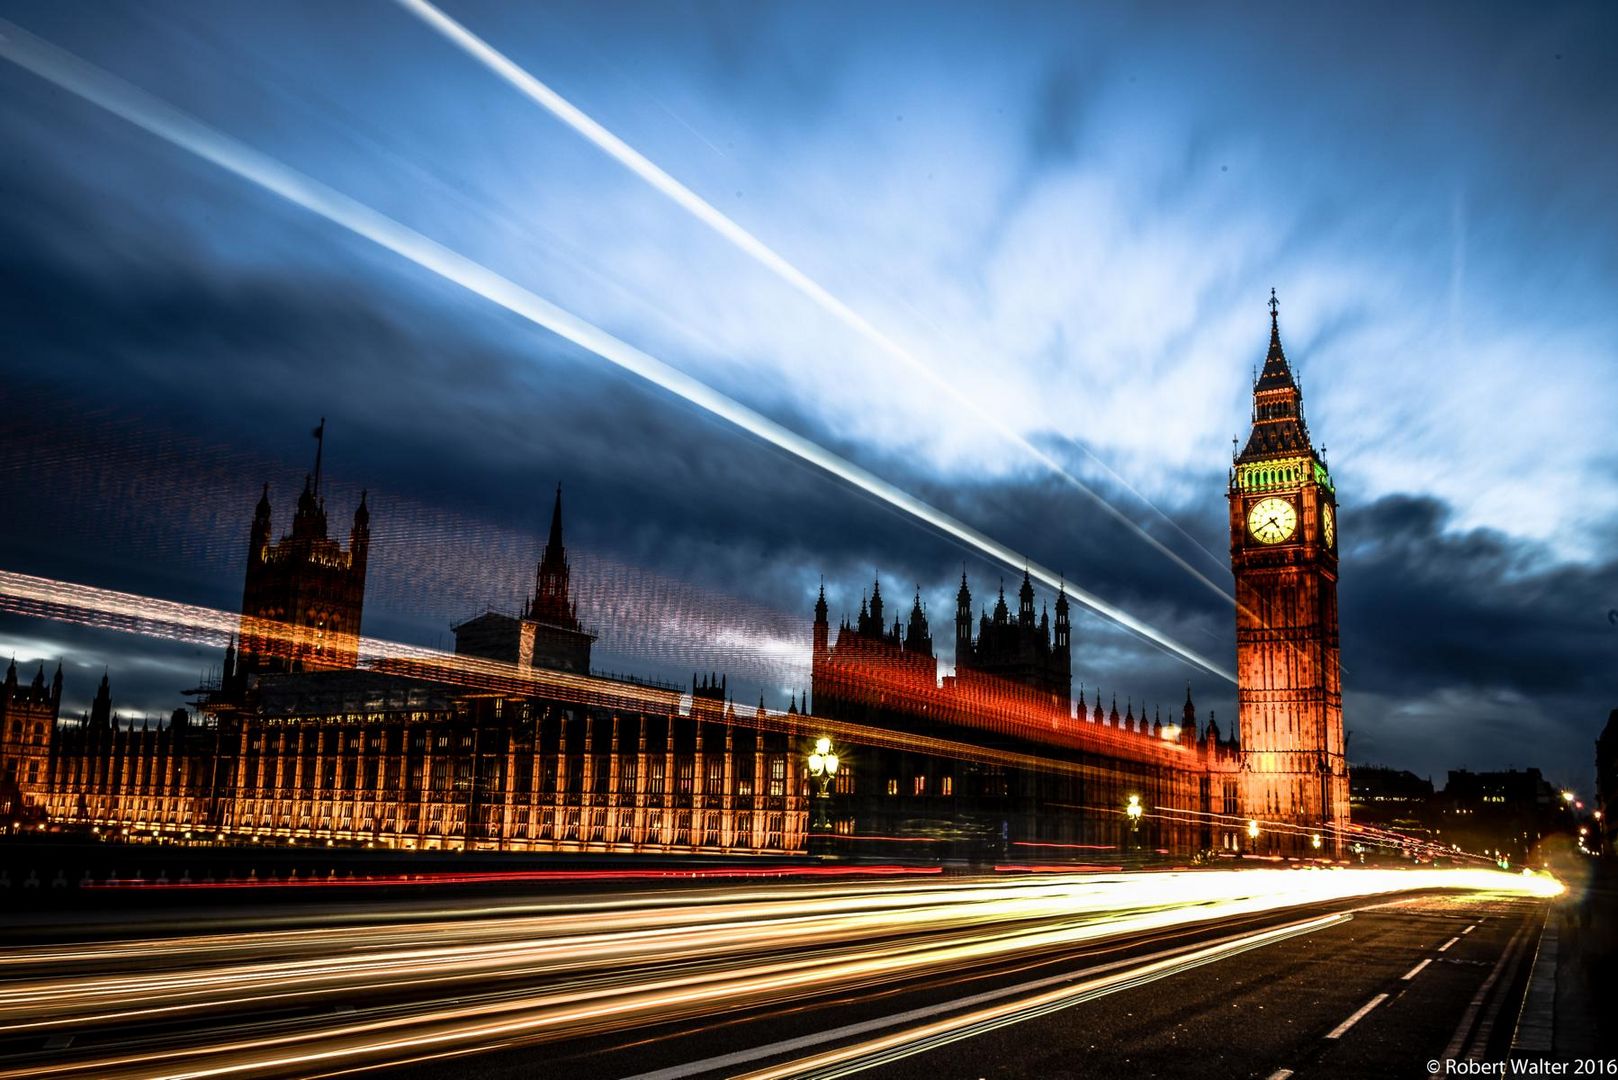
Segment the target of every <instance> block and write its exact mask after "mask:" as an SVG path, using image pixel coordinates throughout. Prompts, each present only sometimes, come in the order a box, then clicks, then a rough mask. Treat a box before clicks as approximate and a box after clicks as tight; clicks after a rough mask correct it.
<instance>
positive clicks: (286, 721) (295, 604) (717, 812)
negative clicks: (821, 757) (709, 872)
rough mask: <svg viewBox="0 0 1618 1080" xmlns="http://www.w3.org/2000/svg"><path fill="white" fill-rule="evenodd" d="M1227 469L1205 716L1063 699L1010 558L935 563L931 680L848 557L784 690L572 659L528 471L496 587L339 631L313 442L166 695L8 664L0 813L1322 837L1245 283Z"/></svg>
mask: <svg viewBox="0 0 1618 1080" xmlns="http://www.w3.org/2000/svg"><path fill="white" fill-rule="evenodd" d="M1228 494H1229V502H1230V527H1231V557H1232V567H1233V570H1234V572H1235V578H1236V610H1237V674H1238V680H1239V687H1238V699H1239V715H1238V718H1237V723H1236V725H1235V726H1233V727H1232V729H1231V731H1230V732H1229V734H1228V735H1226V734H1224V733H1222V732H1221V730H1220V728H1219V726H1218V725H1217V723H1216V722H1215V721H1214V718H1213V717H1212V715H1211V714H1210V716H1209V717H1208V719H1207V720H1206V721H1203V720H1201V719H1200V718H1199V716H1198V711H1197V709H1196V707H1195V705H1194V704H1193V700H1192V694H1191V690H1190V688H1189V687H1188V688H1187V692H1186V698H1185V701H1184V703H1183V705H1177V706H1176V707H1175V708H1174V709H1172V710H1171V711H1170V715H1169V716H1167V717H1165V716H1164V715H1163V714H1162V712H1161V711H1160V710H1159V709H1157V708H1155V707H1154V708H1153V710H1152V713H1151V715H1150V716H1148V714H1147V707H1146V705H1145V704H1144V702H1141V703H1140V704H1139V708H1138V712H1137V703H1136V701H1135V700H1134V699H1133V698H1130V697H1127V696H1126V699H1125V700H1126V704H1125V708H1124V711H1123V712H1122V713H1120V711H1119V709H1118V701H1117V697H1116V696H1112V697H1111V698H1110V699H1109V700H1107V701H1104V700H1103V697H1102V691H1101V690H1099V689H1095V690H1094V691H1092V690H1091V688H1090V687H1089V685H1087V684H1081V687H1080V692H1079V695H1078V697H1077V700H1076V701H1075V700H1074V697H1073V693H1072V690H1073V677H1072V672H1073V656H1072V651H1073V640H1072V628H1071V621H1070V611H1069V604H1068V599H1067V597H1066V595H1065V593H1061V592H1059V593H1058V594H1057V595H1056V596H1055V597H1054V598H1051V599H1050V600H1047V601H1046V602H1045V603H1042V604H1040V603H1039V598H1038V597H1037V595H1036V592H1035V589H1034V586H1033V583H1032V581H1031V580H1030V579H1029V577H1028V576H1027V575H1026V574H1024V575H1023V578H1022V581H1021V583H1020V587H1018V588H1017V590H1016V593H1015V608H1013V605H1012V603H1010V602H1008V599H1007V596H1006V592H1005V588H1004V586H1003V585H1001V586H1000V587H999V589H998V592H997V594H996V596H995V601H994V603H993V606H992V608H990V607H989V606H988V605H983V604H980V605H979V606H978V607H977V609H976V611H974V598H973V592H972V584H971V582H970V581H969V580H968V578H967V576H966V575H965V573H964V572H963V574H962V577H961V581H960V586H959V589H958V592H957V594H956V597H955V600H956V604H955V619H954V627H953V630H954V658H955V665H954V671H953V672H952V673H950V674H944V675H942V676H941V673H940V665H939V659H938V657H937V655H936V654H935V651H934V643H933V634H932V628H931V626H930V623H929V620H928V617H927V613H926V606H925V604H924V603H923V600H922V596H921V592H920V589H919V588H918V589H917V590H916V591H915V592H914V594H913V597H912V599H911V603H910V607H909V611H908V612H906V613H904V614H903V615H900V614H898V613H894V616H893V618H892V621H891V622H890V621H889V611H890V609H889V608H888V606H887V603H888V599H887V597H884V595H883V590H882V583H881V582H880V581H877V582H874V583H873V584H872V586H871V588H870V590H869V592H868V593H867V594H866V596H865V598H864V599H863V600H862V603H861V608H860V611H859V612H858V614H857V615H856V616H853V617H849V616H843V617H841V618H840V619H839V620H838V623H837V625H836V627H835V632H834V627H833V625H832V620H831V617H830V615H831V613H830V609H829V605H828V602H827V599H826V595H825V590H824V588H822V589H821V592H820V596H819V597H818V599H817V601H816V603H815V606H814V612H813V620H812V623H811V625H810V635H811V641H812V661H811V663H812V671H811V678H812V682H811V694H809V695H805V698H804V700H803V701H802V702H801V705H800V702H799V701H798V700H797V698H796V697H794V699H793V701H792V703H791V704H790V706H789V707H788V708H787V709H786V710H784V711H782V710H774V709H767V708H766V707H765V703H764V702H763V701H762V700H761V701H760V702H759V703H758V704H757V706H756V707H755V706H749V705H744V704H739V703H737V702H735V701H734V700H733V699H732V698H731V697H730V695H729V693H728V689H727V680H726V679H725V678H723V677H721V676H718V675H714V676H708V677H703V678H700V679H699V678H693V680H692V683H691V685H690V686H689V687H683V686H673V685H667V684H660V683H657V682H655V681H649V680H637V679H633V678H622V677H609V676H604V675H602V674H599V673H595V672H593V671H592V669H591V666H590V656H591V649H592V646H593V644H594V642H595V640H596V638H595V634H594V632H593V630H592V628H590V627H588V626H586V625H585V624H584V623H583V622H582V621H581V619H580V617H579V612H578V609H577V606H576V604H575V602H574V600H573V595H572V593H573V589H572V579H571V574H572V571H571V567H570V565H569V562H568V558H567V551H566V547H565V545H564V542H563V511H562V492H561V489H560V488H558V490H557V492H556V496H555V501H554V504H553V506H552V513H551V520H550V529H549V533H548V536H547V538H546V543H545V545H544V548H543V550H542V552H541V553H540V556H539V558H538V560H537V566H536V570H535V574H534V580H533V586H532V590H531V592H530V593H529V595H528V596H527V598H526V599H525V601H524V603H523V604H522V606H521V607H520V608H519V609H517V610H515V611H512V612H503V611H487V612H485V613H483V614H481V615H478V616H476V617H474V618H472V619H469V620H467V621H465V622H463V623H460V624H458V625H456V626H455V627H454V633H455V650H454V653H453V655H450V654H446V653H429V652H422V653H421V654H420V655H408V656H403V657H401V656H399V655H391V654H390V655H389V656H387V657H366V656H364V655H362V642H361V638H360V627H361V622H362V616H363V609H364V601H365V572H366V563H367V559H368V557H369V549H370V515H369V509H368V507H367V504H366V500H365V497H364V496H363V495H362V496H361V498H360V501H359V503H358V505H357V506H356V507H355V509H354V512H353V517H352V523H351V526H350V529H349V532H348V537H347V544H346V546H345V545H344V544H343V543H342V542H341V541H340V540H339V539H334V538H333V537H332V536H331V529H330V527H329V522H328V519H327V512H326V506H325V501H324V499H323V497H322V494H321V490H320V479H319V465H318V459H317V465H316V471H315V473H313V474H311V476H310V477H309V478H307V479H306V482H305V484H304V487H303V490H302V491H301V492H300V493H299V495H298V497H297V499H296V500H295V503H294V506H293V511H292V515H291V521H290V523H289V525H288V527H287V528H286V529H285V530H284V531H283V532H282V534H281V536H280V538H279V539H277V538H276V534H275V529H274V527H273V517H274V514H273V506H272V503H271V500H270V492H269V489H268V488H267V487H266V489H265V491H264V494H263V496H262V497H261V498H260V500H259V502H258V504H257V507H256V508H255V510H254V514H253V517H252V521H251V525H250V527H249V529H248V545H247V546H248V551H247V570H246V575H245V581H244V588H243V596H242V613H241V624H240V631H239V633H238V634H237V635H235V636H234V637H233V638H232V639H231V642H230V644H229V646H228V647H227V649H226V651H225V655H224V662H223V665H222V668H221V671H220V674H219V677H218V678H217V679H215V680H213V681H211V682H209V683H208V684H206V685H203V686H200V687H197V688H196V689H195V690H193V691H192V704H193V708H192V709H191V710H189V711H188V710H186V709H177V710H175V712H174V714H173V717H172V718H171V720H170V721H169V722H168V723H167V724H164V725H158V726H155V727H154V726H150V725H147V726H143V727H132V726H129V725H126V724H123V723H120V722H118V720H117V718H116V716H115V714H114V710H113V698H112V686H111V681H110V679H109V678H108V677H103V678H102V680H101V684H100V686H99V688H98V690H97V693H96V696H95V699H94V701H93V703H92V705H91V707H90V709H89V710H88V711H87V712H86V713H85V714H84V715H83V716H82V717H80V718H77V719H68V718H64V717H62V716H61V715H60V713H61V700H62V676H61V672H60V668H58V670H57V672H56V674H55V676H54V678H53V679H51V680H50V681H48V682H47V680H46V678H45V672H44V668H43V667H41V668H40V670H39V672H38V673H37V674H36V675H35V676H34V678H33V680H32V682H31V683H30V682H24V681H22V677H21V676H19V675H18V673H17V671H16V665H15V664H13V665H12V666H11V668H10V669H9V670H8V672H7V675H6V680H5V684H4V688H3V691H0V813H4V814H7V815H9V816H10V817H11V818H12V819H14V820H21V819H25V818H26V819H28V820H39V821H41V822H50V823H54V824H55V825H57V826H59V827H68V828H83V829H85V830H90V829H94V830H97V831H99V832H102V833H112V834H119V833H134V834H136V835H146V834H152V833H156V834H159V835H167V836H172V837H183V838H189V839H197V840H202V839H206V840H215V841H218V840H222V841H234V842H248V843H266V844H274V843H290V844H307V843H321V844H324V843H327V842H330V843H332V844H340V845H352V846H374V847H394V848H414V849H443V848H451V849H499V850H515V851H534V852H641V853H675V852H689V853H708V854H727V853H728V854H748V853H761V854H762V853H783V852H795V851H796V852H801V851H805V850H809V851H812V852H816V853H835V854H839V855H851V856H871V857H876V858H896V857H899V858H903V857H914V856H916V855H923V856H925V857H949V856H952V855H967V856H980V855H984V854H985V853H987V854H989V855H992V856H993V857H994V858H996V859H998V860H1010V861H1012V862H1023V861H1027V862H1049V861H1052V859H1053V856H1054V855H1056V854H1057V853H1064V852H1065V853H1071V852H1075V851H1076V852H1081V853H1095V852H1120V853H1124V852H1136V853H1140V854H1142V855H1146V854H1150V853H1158V854H1172V855H1180V856H1189V855H1194V854H1198V853H1207V852H1224V853H1237V852H1249V853H1263V854H1298V855H1309V854H1331V853H1333V852H1334V851H1336V850H1337V849H1338V848H1339V846H1340V844H1341V838H1342V835H1343V830H1344V828H1345V827H1346V826H1347V815H1348V783H1347V767H1346V761H1345V759H1344V756H1343V749H1344V747H1343V733H1342V712H1341V685H1340V680H1339V673H1338V663H1337V649H1338V643H1337V611H1336V571H1337V561H1336V532H1335V529H1336V523H1335V518H1334V515H1335V507H1336V500H1335V492H1334V489H1333V487H1332V483H1331V478H1330V475H1329V473H1328V471H1327V469H1326V466H1325V463H1324V461H1323V460H1322V458H1321V457H1320V455H1319V454H1318V453H1317V452H1316V450H1315V449H1314V448H1313V445H1312V444H1311V442H1310V438H1309V434H1308V429H1307V427H1306V425H1305V423H1304V419H1303V412H1302V395H1301V392H1300V391H1299V389H1298V386H1297V383H1296V381H1295V379H1294V378H1293V376H1292V373H1291V371H1290V368H1289V366H1288V364H1287V361H1286V357H1285V354H1284V352H1283V351H1282V348H1281V342H1280V332H1279V321H1278V317H1277V314H1276V310H1275V307H1274V305H1273V298H1272V307H1271V338H1270V348H1269V352H1268V355H1267V356H1266V360H1265V364H1264V368H1263V371H1262V373H1261V374H1260V376H1259V378H1258V380H1257V382H1256V384H1255V386H1254V407H1253V428H1252V434H1251V436H1250V438H1249V440H1248V443H1247V445H1246V447H1245V449H1243V450H1242V451H1241V453H1240V454H1238V455H1237V456H1236V458H1235V460H1234V462H1233V466H1232V470H1231V473H1230V485H1229V492H1228ZM1036 604H1039V609H1038V610H1037V611H1036ZM1053 615H1054V617H1053ZM1092 692H1093V699H1092V697H1091V694H1092ZM821 739H829V740H830V741H831V742H832V743H833V744H834V745H835V747H836V751H837V754H838V760H839V762H840V764H841V768H839V769H838V770H837V771H836V772H835V773H834V774H831V775H827V774H826V773H825V771H824V770H822V773H821V775H818V776H816V775H811V773H810V769H809V761H810V755H811V752H812V750H813V749H814V746H815V744H816V742H817V741H819V740H821ZM1132 804H1133V805H1134V806H1136V807H1137V808H1138V810H1139V812H1138V813H1131V812H1130V807H1131V805H1132ZM1259 822H1262V823H1263V824H1262V826H1261V827H1260V826H1258V825H1257V823H1259ZM1100 857H1102V858H1106V857H1108V856H1100Z"/></svg>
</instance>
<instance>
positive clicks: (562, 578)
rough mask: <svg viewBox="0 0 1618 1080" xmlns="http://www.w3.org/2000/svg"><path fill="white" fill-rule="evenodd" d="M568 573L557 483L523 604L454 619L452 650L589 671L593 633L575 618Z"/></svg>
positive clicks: (510, 661)
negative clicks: (511, 610) (512, 610)
mask: <svg viewBox="0 0 1618 1080" xmlns="http://www.w3.org/2000/svg"><path fill="white" fill-rule="evenodd" d="M572 573H573V571H572V568H571V567H570V566H569V565H568V560H567V548H566V547H565V546H564V545H563V543H562V485H561V484H557V485H556V502H555V503H554V504H553V506H552V508H551V528H550V534H549V536H548V537H547V538H546V541H545V549H544V551H542V552H541V553H540V557H539V565H538V566H537V567H536V568H535V570H534V593H533V595H532V596H531V597H529V598H528V600H527V601H526V602H525V603H524V604H523V610H522V615H521V616H520V617H517V616H512V615H508V614H505V613H504V612H499V611H486V612H484V613H483V614H481V615H477V616H474V617H473V618H470V619H468V620H466V621H465V622H463V623H459V624H457V625H456V626H454V627H453V628H452V629H453V630H454V632H455V651H456V653H458V654H459V655H462V656H478V657H482V658H484V659H486V660H498V661H500V662H501V663H506V664H515V665H517V666H518V667H519V668H524V669H526V668H530V667H538V668H547V669H549V670H552V671H575V672H580V673H582V674H588V673H589V671H590V648H591V646H592V645H593V644H594V643H595V635H594V634H592V633H590V632H589V631H588V630H586V629H584V626H583V624H582V623H580V622H579V611H578V604H577V603H576V602H575V601H574V599H573V595H572Z"/></svg>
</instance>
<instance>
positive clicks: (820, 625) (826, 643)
mask: <svg viewBox="0 0 1618 1080" xmlns="http://www.w3.org/2000/svg"><path fill="white" fill-rule="evenodd" d="M829 612H830V609H829V608H827V606H826V583H825V582H824V581H822V582H821V583H820V596H819V597H818V598H817V599H816V600H815V651H814V658H815V659H817V660H818V659H821V658H823V657H824V656H825V655H826V650H827V649H828V648H829V647H830V645H831V622H830V620H829V618H828V615H829Z"/></svg>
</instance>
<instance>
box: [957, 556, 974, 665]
mask: <svg viewBox="0 0 1618 1080" xmlns="http://www.w3.org/2000/svg"><path fill="white" fill-rule="evenodd" d="M971 659H972V590H971V589H968V588H967V587H966V567H965V566H964V565H963V566H962V567H961V587H960V590H959V591H957V592H956V594H955V666H956V667H957V668H961V667H964V666H966V665H967V664H969V663H970V662H971Z"/></svg>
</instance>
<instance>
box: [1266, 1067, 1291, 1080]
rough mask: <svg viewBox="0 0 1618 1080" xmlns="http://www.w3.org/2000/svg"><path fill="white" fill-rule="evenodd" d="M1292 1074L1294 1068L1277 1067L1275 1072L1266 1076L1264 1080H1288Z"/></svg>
mask: <svg viewBox="0 0 1618 1080" xmlns="http://www.w3.org/2000/svg"><path fill="white" fill-rule="evenodd" d="M1291 1075H1292V1070H1291V1069H1277V1070H1275V1071H1274V1072H1272V1073H1271V1074H1270V1075H1269V1076H1267V1077H1265V1078H1264V1080H1287V1077H1289V1076H1291Z"/></svg>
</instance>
